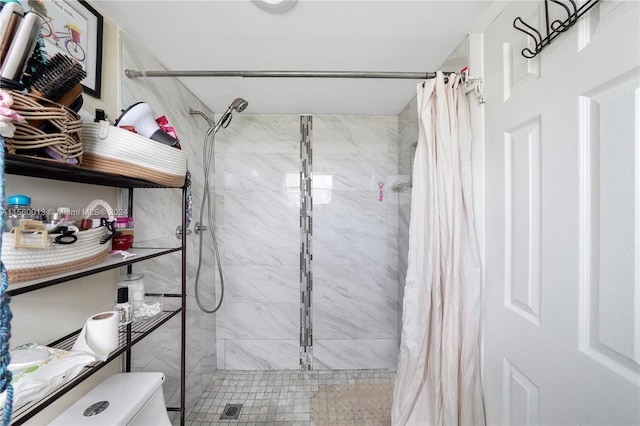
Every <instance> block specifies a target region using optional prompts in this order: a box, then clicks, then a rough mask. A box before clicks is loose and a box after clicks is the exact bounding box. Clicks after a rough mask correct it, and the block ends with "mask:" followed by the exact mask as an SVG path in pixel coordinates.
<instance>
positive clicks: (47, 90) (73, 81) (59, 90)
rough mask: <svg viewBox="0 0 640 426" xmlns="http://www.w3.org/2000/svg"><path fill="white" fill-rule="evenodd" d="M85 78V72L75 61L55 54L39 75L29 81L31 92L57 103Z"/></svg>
mask: <svg viewBox="0 0 640 426" xmlns="http://www.w3.org/2000/svg"><path fill="white" fill-rule="evenodd" d="M86 76H87V72H86V71H85V70H83V69H82V66H81V65H80V63H79V62H77V61H76V60H74V59H72V58H70V57H68V56H66V55H63V54H61V53H57V54H56V55H55V56H54V57H53V58H51V60H50V61H49V62H47V64H46V66H45V68H44V69H43V70H42V72H41V73H39V74H37V75H34V76H33V78H32V80H31V89H30V90H31V92H32V93H36V94H38V95H39V96H41V97H43V98H45V99H49V100H51V101H54V102H55V101H57V100H59V99H60V98H62V97H63V96H64V95H65V93H67V92H69V91H70V90H71V89H73V88H74V86H76V85H77V84H78V83H80V82H81V81H82V80H83V79H84V78H85V77H86Z"/></svg>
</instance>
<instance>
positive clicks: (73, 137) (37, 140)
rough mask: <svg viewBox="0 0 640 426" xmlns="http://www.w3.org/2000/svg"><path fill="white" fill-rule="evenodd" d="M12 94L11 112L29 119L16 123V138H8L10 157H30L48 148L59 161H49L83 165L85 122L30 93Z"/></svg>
mask: <svg viewBox="0 0 640 426" xmlns="http://www.w3.org/2000/svg"><path fill="white" fill-rule="evenodd" d="M10 93H11V96H12V97H13V101H14V102H13V105H12V107H11V108H12V109H13V110H14V111H15V112H17V113H18V114H20V115H22V116H23V117H24V118H26V119H27V122H26V123H24V122H23V123H15V126H16V131H15V134H14V136H13V137H12V138H5V143H6V146H7V149H8V151H9V152H10V153H11V154H23V155H31V153H32V152H34V151H36V150H41V149H43V148H47V147H48V148H50V149H51V150H52V151H53V152H54V153H55V154H57V155H58V156H59V157H60V159H53V158H47V159H48V160H51V161H55V162H61V163H67V162H69V160H70V159H75V160H77V162H78V163H81V162H82V153H83V151H82V135H81V133H82V120H81V119H80V116H79V115H78V114H76V113H75V112H74V111H72V110H70V109H69V108H67V107H65V106H63V105H61V104H58V103H56V102H53V101H50V100H48V99H45V98H42V97H39V96H36V95H34V94H31V93H26V92H19V91H17V90H12V91H10ZM43 129H44V130H43Z"/></svg>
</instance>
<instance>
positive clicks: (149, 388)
mask: <svg viewBox="0 0 640 426" xmlns="http://www.w3.org/2000/svg"><path fill="white" fill-rule="evenodd" d="M163 382H164V374H163V373H146V372H145V373H120V374H114V375H113V376H110V377H108V378H106V379H105V380H104V381H103V382H102V383H100V384H98V385H97V386H96V387H95V388H93V389H92V390H91V391H89V393H87V394H86V395H85V396H83V397H82V398H80V399H79V400H78V401H77V402H76V403H75V404H73V405H72V406H71V407H69V408H68V409H67V410H66V411H64V412H63V413H62V414H60V415H59V416H58V417H56V418H55V419H54V420H53V422H51V423H50V424H51V425H60V426H70V425H83V426H84V425H131V426H134V425H145V426H160V425H170V424H171V422H170V421H169V416H168V414H167V409H166V407H165V405H164V392H163V391H162V384H163Z"/></svg>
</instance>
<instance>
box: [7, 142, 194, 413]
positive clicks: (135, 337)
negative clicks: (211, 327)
mask: <svg viewBox="0 0 640 426" xmlns="http://www.w3.org/2000/svg"><path fill="white" fill-rule="evenodd" d="M5 174H12V175H20V176H31V177H37V178H42V179H50V180H61V181H67V182H77V183H84V184H90V185H100V186H109V187H115V188H123V189H128V191H129V194H128V195H129V196H128V211H129V212H132V211H133V190H134V189H136V188H169V187H167V186H165V185H160V184H156V183H153V182H149V181H145V180H142V179H136V178H129V177H126V176H121V175H115V174H110V173H104V172H99V171H95V170H90V169H86V168H83V167H81V166H75V165H67V164H62V163H56V162H52V161H48V160H43V159H39V158H34V157H27V156H22V155H16V154H5ZM181 189H182V229H186V214H185V212H186V204H187V198H186V188H184V187H183V188H181ZM131 251H132V252H135V253H136V256H133V257H130V258H127V259H124V260H123V259H119V258H111V259H108V260H107V261H105V262H103V263H100V264H98V265H94V266H92V267H88V268H83V269H79V270H76V271H72V272H69V273H65V274H60V275H54V276H50V277H46V278H42V279H37V280H32V281H25V282H21V283H16V284H12V285H11V286H10V287H9V289H8V290H7V294H8V295H10V296H17V295H20V294H24V293H28V292H31V291H36V290H39V289H42V288H45V287H50V286H54V285H57V284H61V283H64V282H67V281H71V280H73V279H76V278H81V277H86V276H90V275H93V274H98V273H100V272H104V271H108V270H110V269H115V268H119V267H122V266H126V267H127V270H128V271H129V272H131V271H132V265H133V264H135V263H138V262H142V261H145V260H148V259H152V258H154V257H158V256H164V255H167V254H170V253H174V252H181V268H180V270H181V274H180V275H181V277H180V279H181V291H180V293H177V294H165V295H164V296H165V297H169V298H179V299H180V307H178V308H177V309H175V310H170V311H164V312H162V313H161V314H159V315H157V316H156V317H154V318H151V319H148V320H144V321H137V322H134V323H133V324H129V325H127V326H121V327H120V345H119V347H118V348H117V349H116V350H115V351H113V352H112V353H111V354H110V355H109V358H108V359H107V360H106V361H105V362H95V363H92V364H90V365H88V366H87V367H85V368H84V370H83V371H82V372H81V373H80V374H79V375H78V376H77V377H75V378H74V379H73V380H72V381H70V382H69V383H66V384H64V385H62V386H60V387H58V388H57V389H55V390H53V391H52V392H50V393H49V394H48V395H46V396H45V397H43V398H41V399H39V400H37V401H32V402H30V403H27V404H24V405H22V406H20V407H16V408H14V411H13V413H12V419H11V421H12V424H16V425H19V424H23V423H25V422H26V421H28V420H29V419H30V418H32V417H33V416H34V415H36V414H37V413H39V412H40V411H42V410H43V409H45V408H46V407H47V406H49V405H50V404H51V403H53V402H54V401H56V400H57V399H58V398H60V397H61V396H63V395H64V394H66V393H67V392H69V391H70V390H71V389H73V388H74V387H76V386H77V385H79V384H80V383H82V382H83V381H85V380H86V379H87V378H88V377H90V376H92V375H93V374H94V373H96V372H97V371H99V370H100V369H101V368H102V367H104V366H105V365H107V364H108V363H110V362H111V361H113V360H115V359H116V358H118V357H119V356H121V355H124V356H125V371H131V348H132V347H133V345H135V344H136V343H138V342H139V341H140V340H142V339H143V338H144V337H146V336H147V335H149V334H150V333H151V332H153V331H154V330H156V329H157V328H159V327H161V326H162V325H163V324H164V323H166V322H167V321H169V320H170V319H171V318H173V317H175V316H177V315H180V317H181V333H180V334H181V335H180V406H179V407H168V408H167V410H169V411H177V412H180V425H184V422H185V392H186V377H185V370H186V361H185V353H186V343H185V332H186V312H187V309H186V273H185V268H186V233H183V234H182V239H181V244H180V246H179V247H172V248H134V249H132V250H131ZM79 333H80V330H76V331H74V332H72V333H71V334H69V335H67V336H65V337H63V338H62V339H59V340H57V341H55V342H51V343H50V344H48V346H51V347H55V348H59V349H65V350H69V349H71V347H72V346H73V343H74V342H75V340H76V338H77V335H78V334H79ZM1 412H2V411H1V410H0V413H1Z"/></svg>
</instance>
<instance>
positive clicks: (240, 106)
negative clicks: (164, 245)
mask: <svg viewBox="0 0 640 426" xmlns="http://www.w3.org/2000/svg"><path fill="white" fill-rule="evenodd" d="M247 105H249V103H248V102H247V101H245V100H244V99H242V98H236V99H234V101H233V102H231V105H229V107H228V108H227V111H226V112H225V113H224V114H222V116H221V117H220V120H218V123H214V121H213V120H211V119H210V118H209V117H207V116H206V115H205V114H204V113H202V112H200V111H196V110H194V109H193V108H191V109H190V110H189V113H190V114H195V115H200V116H201V117H203V118H204V119H205V120H206V121H207V123H208V124H209V129H208V130H207V133H206V135H205V137H204V145H203V159H204V193H203V195H202V202H201V204H200V216H199V217H200V223H203V219H204V212H205V208H206V211H207V218H208V220H209V225H210V226H209V233H210V234H211V238H212V240H213V248H214V253H215V260H216V263H217V266H218V274H219V276H220V298H219V299H218V301H217V303H216V306H215V307H214V308H213V309H209V308H207V307H205V306H204V305H203V304H202V302H201V301H200V292H199V283H200V268H201V266H202V246H203V234H204V233H203V232H200V233H199V239H198V266H197V268H196V280H195V298H196V303H197V304H198V307H200V309H201V310H202V311H203V312H205V313H207V314H213V313H215V312H217V311H218V309H220V306H222V300H223V298H224V275H223V273H222V265H221V261H220V251H219V250H218V242H217V238H216V234H215V206H214V207H213V209H212V206H211V195H210V193H211V191H210V189H209V172H210V170H211V168H212V166H213V168H212V171H213V174H214V175H215V159H214V156H215V138H216V133H217V132H218V130H219V129H220V127H222V128H226V127H227V126H228V125H229V123H230V122H231V116H232V114H233V112H234V111H237V112H242V111H244V110H245V109H246V108H247ZM214 191H215V188H214ZM212 210H213V215H212ZM205 229H206V228H205ZM213 285H214V288H215V277H214V283H213Z"/></svg>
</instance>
